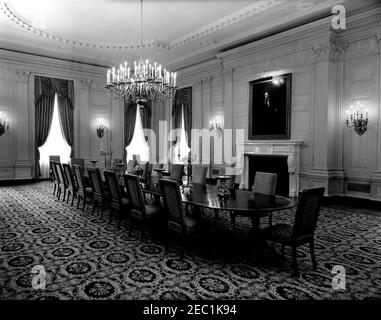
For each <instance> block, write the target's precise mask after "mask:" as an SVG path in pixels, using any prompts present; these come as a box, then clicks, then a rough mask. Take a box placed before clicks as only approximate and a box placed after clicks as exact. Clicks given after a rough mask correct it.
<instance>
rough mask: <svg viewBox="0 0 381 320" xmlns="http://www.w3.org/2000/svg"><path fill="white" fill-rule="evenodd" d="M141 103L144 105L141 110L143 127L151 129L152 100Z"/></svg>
mask: <svg viewBox="0 0 381 320" xmlns="http://www.w3.org/2000/svg"><path fill="white" fill-rule="evenodd" d="M139 104H140V105H141V106H143V107H142V108H141V109H140V110H141V116H142V125H143V129H151V127H152V125H151V118H152V103H151V100H149V101H147V102H142V101H140V102H139Z"/></svg>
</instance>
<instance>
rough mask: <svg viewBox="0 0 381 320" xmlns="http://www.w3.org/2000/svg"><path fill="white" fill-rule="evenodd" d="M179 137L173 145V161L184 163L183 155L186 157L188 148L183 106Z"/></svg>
mask: <svg viewBox="0 0 381 320" xmlns="http://www.w3.org/2000/svg"><path fill="white" fill-rule="evenodd" d="M180 130H181V132H180V139H179V140H178V141H177V143H176V146H175V155H177V156H176V159H174V161H173V163H184V161H183V159H184V157H188V153H189V151H190V148H189V147H188V138H187V133H186V131H185V121H184V108H181V128H180Z"/></svg>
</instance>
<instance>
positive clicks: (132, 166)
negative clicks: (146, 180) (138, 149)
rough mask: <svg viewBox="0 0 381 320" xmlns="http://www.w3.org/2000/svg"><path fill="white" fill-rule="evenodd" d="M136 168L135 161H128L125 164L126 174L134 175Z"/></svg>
mask: <svg viewBox="0 0 381 320" xmlns="http://www.w3.org/2000/svg"><path fill="white" fill-rule="evenodd" d="M135 167H136V160H128V162H127V173H129V174H134V173H135Z"/></svg>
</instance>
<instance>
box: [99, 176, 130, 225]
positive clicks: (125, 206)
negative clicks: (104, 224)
mask: <svg viewBox="0 0 381 320" xmlns="http://www.w3.org/2000/svg"><path fill="white" fill-rule="evenodd" d="M103 174H104V177H105V180H106V184H107V186H108V189H109V191H110V210H111V212H110V220H109V223H111V219H112V213H113V211H116V212H117V213H118V215H119V223H118V229H120V224H121V221H122V215H123V214H124V213H126V212H128V211H129V209H130V202H129V201H128V198H127V195H125V196H124V195H122V192H121V188H120V185H119V179H118V177H117V175H116V173H115V172H114V171H107V170H105V171H104V172H103Z"/></svg>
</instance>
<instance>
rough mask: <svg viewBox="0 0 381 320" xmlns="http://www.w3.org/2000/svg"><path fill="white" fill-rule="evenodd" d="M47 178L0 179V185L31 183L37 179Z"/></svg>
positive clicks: (37, 180)
mask: <svg viewBox="0 0 381 320" xmlns="http://www.w3.org/2000/svg"><path fill="white" fill-rule="evenodd" d="M46 180H49V179H35V178H34V179H12V180H0V187H7V186H19V185H24V184H31V183H35V182H39V181H46Z"/></svg>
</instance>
